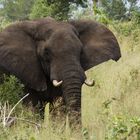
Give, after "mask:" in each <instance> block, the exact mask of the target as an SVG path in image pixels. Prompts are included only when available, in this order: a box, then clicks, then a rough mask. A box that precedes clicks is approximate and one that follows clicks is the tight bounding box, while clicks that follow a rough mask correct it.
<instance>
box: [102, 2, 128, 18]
mask: <svg viewBox="0 0 140 140" xmlns="http://www.w3.org/2000/svg"><path fill="white" fill-rule="evenodd" d="M101 5H102V7H103V8H104V10H105V13H106V14H107V15H108V16H109V17H110V18H111V19H115V20H118V19H122V18H124V17H125V13H126V10H127V9H126V7H125V3H124V2H123V0H101Z"/></svg>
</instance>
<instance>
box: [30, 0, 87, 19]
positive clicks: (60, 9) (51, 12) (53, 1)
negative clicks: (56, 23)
mask: <svg viewBox="0 0 140 140" xmlns="http://www.w3.org/2000/svg"><path fill="white" fill-rule="evenodd" d="M71 3H75V4H76V5H81V6H85V2H83V1H82V0H78V1H69V0H61V1H60V0H36V1H35V3H34V5H33V7H32V11H31V13H30V18H31V19H35V18H40V17H46V16H51V17H53V18H55V19H57V20H66V19H68V13H69V10H70V4H71Z"/></svg>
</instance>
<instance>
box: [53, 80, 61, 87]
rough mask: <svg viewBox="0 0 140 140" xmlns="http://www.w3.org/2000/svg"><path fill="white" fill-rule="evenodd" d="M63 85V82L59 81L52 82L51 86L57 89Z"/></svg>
mask: <svg viewBox="0 0 140 140" xmlns="http://www.w3.org/2000/svg"><path fill="white" fill-rule="evenodd" d="M62 83H63V81H62V80H61V81H59V82H58V81H57V80H53V85H54V86H55V87H59V86H60V85H61V84H62Z"/></svg>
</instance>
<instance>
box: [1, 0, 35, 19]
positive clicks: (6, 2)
mask: <svg viewBox="0 0 140 140" xmlns="http://www.w3.org/2000/svg"><path fill="white" fill-rule="evenodd" d="M33 3H34V0H0V5H1V7H0V10H1V12H0V16H1V17H4V18H6V19H8V20H10V21H14V20H24V19H28V18H29V13H30V10H31V7H32V5H33Z"/></svg>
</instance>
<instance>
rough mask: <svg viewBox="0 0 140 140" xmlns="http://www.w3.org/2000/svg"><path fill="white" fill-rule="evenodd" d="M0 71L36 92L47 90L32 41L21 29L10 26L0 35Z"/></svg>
mask: <svg viewBox="0 0 140 140" xmlns="http://www.w3.org/2000/svg"><path fill="white" fill-rule="evenodd" d="M0 69H2V70H4V72H6V73H7V72H8V73H10V74H14V75H15V76H17V77H18V78H19V79H20V80H21V81H22V82H23V83H24V84H25V85H26V86H28V87H29V88H33V89H35V90H37V91H43V90H46V89H47V84H46V78H45V75H44V72H43V70H42V67H41V64H40V62H39V60H38V57H37V54H36V44H35V42H34V40H33V39H32V38H31V36H29V35H28V34H27V33H25V32H24V31H23V30H22V28H18V27H17V26H16V25H11V26H10V27H8V28H6V29H5V30H4V31H3V32H1V33H0Z"/></svg>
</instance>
